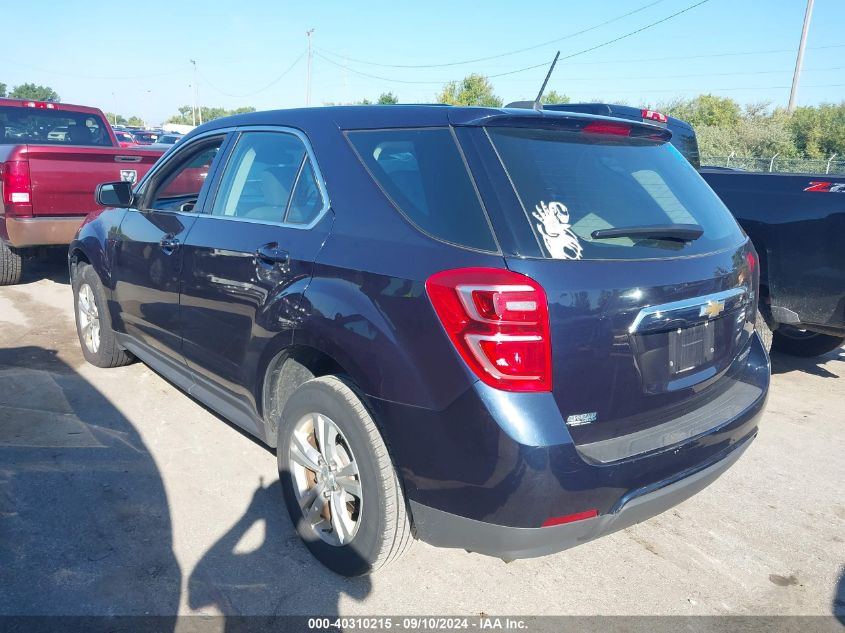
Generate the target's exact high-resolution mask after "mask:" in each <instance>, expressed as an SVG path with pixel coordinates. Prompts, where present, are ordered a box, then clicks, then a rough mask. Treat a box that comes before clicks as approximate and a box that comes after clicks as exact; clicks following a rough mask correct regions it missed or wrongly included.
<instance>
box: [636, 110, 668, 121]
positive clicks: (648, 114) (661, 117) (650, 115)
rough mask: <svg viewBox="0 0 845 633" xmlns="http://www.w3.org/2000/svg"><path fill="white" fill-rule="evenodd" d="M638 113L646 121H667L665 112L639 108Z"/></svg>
mask: <svg viewBox="0 0 845 633" xmlns="http://www.w3.org/2000/svg"><path fill="white" fill-rule="evenodd" d="M640 114H641V115H642V117H643V119H644V120H646V121H657V122H658V123H666V122H667V121H668V119H667V118H666V115H665V114H661V113H660V112H655V111H654V110H640Z"/></svg>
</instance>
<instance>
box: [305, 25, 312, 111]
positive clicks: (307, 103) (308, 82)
mask: <svg viewBox="0 0 845 633" xmlns="http://www.w3.org/2000/svg"><path fill="white" fill-rule="evenodd" d="M312 33H314V29H308V30H307V31H305V35H306V36H307V37H308V58H307V68H306V70H305V107H308V106H310V105H311V55H312V53H311V35H312Z"/></svg>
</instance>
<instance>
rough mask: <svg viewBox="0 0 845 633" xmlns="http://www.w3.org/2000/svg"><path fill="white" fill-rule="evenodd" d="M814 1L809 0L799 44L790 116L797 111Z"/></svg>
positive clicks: (790, 101)
mask: <svg viewBox="0 0 845 633" xmlns="http://www.w3.org/2000/svg"><path fill="white" fill-rule="evenodd" d="M813 1H814V0H807V10H806V11H804V28H802V29H801V43H800V44H798V59H796V60H795V74H793V75H792V90H790V91H789V105H788V106H787V108H786V110H787V112H789V113H790V114H792V112H793V111H794V110H795V98H796V96H798V81H799V80H800V79H801V66H802V65H803V64H804V47H805V46H806V44H807V31H809V30H810V19H811V18H812V17H813Z"/></svg>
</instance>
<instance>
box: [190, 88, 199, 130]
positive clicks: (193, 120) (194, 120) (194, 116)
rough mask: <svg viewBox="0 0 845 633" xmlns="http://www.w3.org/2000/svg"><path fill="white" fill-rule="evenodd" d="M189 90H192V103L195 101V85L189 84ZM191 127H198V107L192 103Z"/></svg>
mask: <svg viewBox="0 0 845 633" xmlns="http://www.w3.org/2000/svg"><path fill="white" fill-rule="evenodd" d="M188 88H190V89H191V101H192V102H193V101H194V84H188ZM191 125H193V126H194V127H196V126H197V109H196V106H195V105H194V104H193V103H192V104H191Z"/></svg>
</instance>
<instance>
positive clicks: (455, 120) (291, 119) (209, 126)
mask: <svg viewBox="0 0 845 633" xmlns="http://www.w3.org/2000/svg"><path fill="white" fill-rule="evenodd" d="M509 119H513V120H516V119H520V120H521V121H530V120H532V119H534V120H536V121H537V122H538V123H540V122H541V121H543V120H554V119H561V120H562V119H582V120H594V119H608V120H615V121H619V122H624V123H626V124H629V125H630V124H634V125H643V126H645V127H649V128H654V129H660V128H657V127H656V126H653V125H651V124H649V123H639V122H632V121H631V120H629V119H621V118H615V117H605V116H600V115H596V114H584V113H580V112H553V111H549V110H544V111H537V110H533V109H529V108H486V107H466V106H443V105H438V104H425V105H355V106H324V107H318V108H293V109H289V110H269V111H265V112H250V113H246V114H238V115H235V116H230V117H224V118H221V119H214V120H213V121H209V122H208V123H205V124H203V125H201V126H199V127H198V128H196V129H195V130H194V131H193V132H191V133H190V134H189V135H188V136H195V135H196V134H198V133H203V132H207V131H209V130H214V129H220V128H228V127H235V126H257V125H284V126H290V127H296V128H300V129H308V128H310V127H312V126H325V125H330V126H333V127H337V128H340V129H342V130H355V129H379V128H401V127H436V126H446V125H484V124H485V123H489V122H492V121H493V120H497V121H506V120H509Z"/></svg>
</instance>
